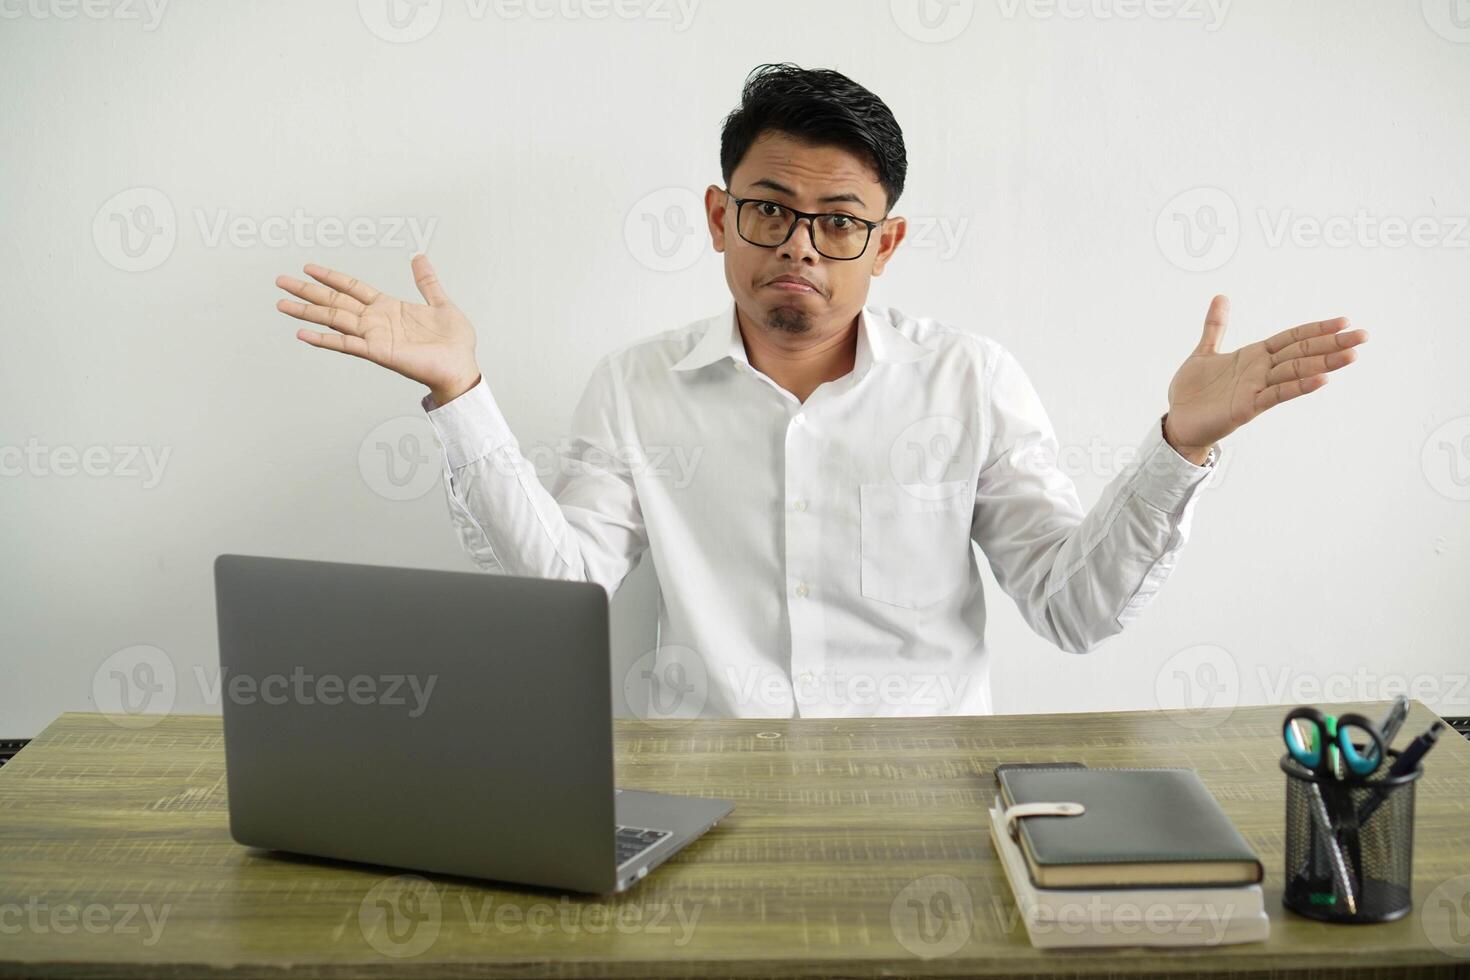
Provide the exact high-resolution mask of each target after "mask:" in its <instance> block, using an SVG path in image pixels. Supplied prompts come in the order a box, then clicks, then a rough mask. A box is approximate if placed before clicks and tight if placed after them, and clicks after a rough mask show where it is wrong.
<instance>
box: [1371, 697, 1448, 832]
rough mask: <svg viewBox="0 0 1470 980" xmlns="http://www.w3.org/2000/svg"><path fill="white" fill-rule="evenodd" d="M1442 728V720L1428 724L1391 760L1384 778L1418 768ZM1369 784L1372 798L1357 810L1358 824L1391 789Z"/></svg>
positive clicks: (1404, 774)
mask: <svg viewBox="0 0 1470 980" xmlns="http://www.w3.org/2000/svg"><path fill="white" fill-rule="evenodd" d="M1443 730H1444V722H1442V721H1437V722H1435V723H1434V724H1432V725H1430V726H1429V730H1428V731H1426V732H1425V733H1424V734H1423V735H1420V736H1419V737H1418V738H1416V739H1414V741H1412V742H1410V743H1409V747H1408V748H1406V749H1404V751H1402V752H1400V753H1399V757H1398V758H1397V759H1395V760H1394V761H1393V765H1392V766H1390V767H1389V770H1388V776H1387V777H1385V778H1387V779H1393V778H1395V777H1397V776H1406V775H1408V774H1409V773H1411V772H1413V771H1414V770H1415V769H1418V768H1419V763H1420V762H1421V761H1422V760H1423V758H1424V756H1425V755H1427V754H1428V752H1429V750H1430V749H1432V748H1434V746H1435V745H1436V744H1438V742H1439V733H1440V732H1441V731H1443ZM1369 785H1370V786H1372V789H1373V798H1372V799H1370V800H1369V801H1368V802H1367V803H1364V804H1363V808H1362V809H1361V810H1359V811H1358V824H1359V826H1361V825H1362V824H1364V823H1366V822H1367V820H1368V818H1369V817H1371V816H1373V814H1374V812H1375V811H1376V810H1377V809H1378V808H1379V807H1381V806H1382V805H1383V801H1384V800H1386V799H1388V793H1389V792H1391V791H1392V789H1393V787H1392V786H1390V787H1388V788H1387V789H1385V788H1384V787H1382V786H1376V785H1373V784H1369Z"/></svg>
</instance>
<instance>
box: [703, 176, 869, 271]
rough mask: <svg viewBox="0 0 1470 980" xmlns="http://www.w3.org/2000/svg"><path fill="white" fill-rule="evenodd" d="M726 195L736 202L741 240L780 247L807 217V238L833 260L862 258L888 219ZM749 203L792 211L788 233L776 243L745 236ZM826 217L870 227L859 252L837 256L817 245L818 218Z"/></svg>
mask: <svg viewBox="0 0 1470 980" xmlns="http://www.w3.org/2000/svg"><path fill="white" fill-rule="evenodd" d="M725 196H726V197H728V198H730V200H732V201H734V202H735V233H736V234H737V235H739V236H740V240H741V241H744V242H750V244H752V245H754V246H755V247H756V248H780V247H781V246H782V245H785V244H786V243H787V242H789V241H790V240H791V235H792V233H793V232H795V231H796V226H797V225H798V224H800V223H801V219H802V218H806V219H807V223H806V234H807V238H808V239H809V240H810V241H811V243H812V248H813V249H815V250H816V253H817V254H818V255H820V256H822V258H824V259H831V260H832V261H833V262H851V261H853V260H854V259H860V258H862V257H863V255H864V254H865V253H866V252H867V251H868V246H869V245H871V244H872V243H873V229H874V228H877V227H878V226H879V225H881V224H882V223H883V222H884V221H887V220H888V219H887V218H880V219H879V220H877V221H873V220H872V219H870V218H860V217H858V216H857V215H855V214H846V213H844V212H842V211H818V212H815V213H813V212H811V211H798V210H796V208H793V207H791V206H790V205H788V204H782V203H781V202H780V201H772V200H769V199H767V198H763V197H736V196H735V195H734V194H731V193H730V191H729V190H726V191H725ZM747 204H770V205H773V206H774V207H778V208H782V209H784V210H786V211H790V212H791V213H792V215H793V216H794V217H792V219H791V227H790V228H787V229H786V235H785V236H784V237H783V238H782V239H781V240H780V241H779V242H777V243H776V244H774V245H766V244H763V243H761V242H751V241H750V239H749V238H746V237H745V232H743V231H741V230H740V211H741V209H742V208H744V207H745V205H747ZM826 217H838V218H847V219H848V220H850V221H856V222H859V223H861V224H862V225H864V226H865V227H866V228H867V229H868V237H867V238H866V239H864V240H863V247H862V248H861V249H860V250H859V251H858V254H856V255H848V256H837V255H828V254H827V253H826V252H824V251H822V249H821V247H820V246H819V245H817V219H818V218H826Z"/></svg>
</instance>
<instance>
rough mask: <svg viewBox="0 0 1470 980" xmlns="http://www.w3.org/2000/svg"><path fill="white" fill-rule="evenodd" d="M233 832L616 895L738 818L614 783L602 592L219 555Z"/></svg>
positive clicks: (252, 839)
mask: <svg viewBox="0 0 1470 980" xmlns="http://www.w3.org/2000/svg"><path fill="white" fill-rule="evenodd" d="M214 587H215V602H216V610H217V614H218V618H219V651H220V700H221V703H222V705H223V712H224V735H225V765H226V781H227V784H228V789H229V812H230V834H231V836H233V837H234V839H235V840H236V841H238V842H239V843H241V844H245V845H248V846H251V847H258V848H265V849H269V850H276V851H289V852H294V853H298V854H307V855H315V856H319V857H327V858H337V859H341V860H347V861H358V862H365V863H371V864H378V865H386V866H389V867H398V868H406V869H413V870H420V871H430V872H443V873H447V874H454V875H463V876H467V877H473V878H489V879H495V880H497V881H505V882H516V883H520V884H527V885H536V886H541V887H547V888H555V889H560V890H569V891H578V892H589V893H596V894H609V893H613V892H618V891H622V890H624V889H626V888H628V887H630V886H631V885H633V884H635V883H637V882H638V881H639V880H640V879H642V878H643V877H644V876H645V875H647V874H648V873H649V872H650V871H652V870H653V869H654V868H656V867H658V866H659V865H660V864H662V863H663V862H664V861H667V860H668V859H669V858H670V857H671V856H672V855H673V854H675V853H676V852H677V851H678V850H679V849H680V848H682V847H684V846H685V845H687V844H688V843H690V842H691V841H693V840H694V839H695V838H697V837H699V836H700V835H701V834H703V833H704V832H705V831H706V830H709V829H710V828H711V827H712V826H714V825H715V824H716V823H718V822H719V820H720V819H721V818H722V817H724V816H725V815H726V814H727V813H729V812H730V811H731V810H732V809H734V805H733V804H732V803H730V802H728V801H725V800H710V799H698V798H694V797H687V796H673V795H667V794H663V793H646V792H638V791H634V790H619V789H616V788H614V786H613V739H612V680H611V676H610V674H611V663H610V656H609V647H608V625H607V624H608V609H607V594H606V593H605V592H604V591H603V589H602V587H601V586H599V585H597V584H595V583H589V582H564V581H553V580H545V579H532V578H519V577H512V576H506V575H488V574H485V573H476V572H442V571H429V570H421V569H409V568H391V567H385V566H377V565H356V564H339V563H336V562H323V561H301V560H295V559H283V558H263V557H255V556H248V555H220V556H219V557H218V558H216V559H215V562H214Z"/></svg>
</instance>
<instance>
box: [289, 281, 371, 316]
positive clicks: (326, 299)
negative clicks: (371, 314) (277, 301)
mask: <svg viewBox="0 0 1470 980" xmlns="http://www.w3.org/2000/svg"><path fill="white" fill-rule="evenodd" d="M276 285H277V286H280V287H281V288H282V289H284V290H285V291H286V292H288V293H290V294H291V295H292V296H299V297H301V298H302V299H304V300H306V301H307V302H308V303H315V304H316V305H318V306H330V307H333V308H334V309H339V310H344V311H346V312H348V313H351V314H352V315H353V316H362V311H363V310H365V309H367V307H365V306H363V305H362V303H361V302H359V301H358V300H356V299H353V298H352V297H351V296H348V295H347V294H346V293H344V292H340V291H338V290H336V289H333V288H332V287H331V286H323V285H322V284H321V283H316V282H304V281H302V280H300V279H296V278H293V277H291V276H276Z"/></svg>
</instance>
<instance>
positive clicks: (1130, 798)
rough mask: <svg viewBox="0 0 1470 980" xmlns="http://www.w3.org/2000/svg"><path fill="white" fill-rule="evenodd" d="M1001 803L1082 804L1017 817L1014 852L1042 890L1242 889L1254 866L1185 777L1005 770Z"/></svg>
mask: <svg viewBox="0 0 1470 980" xmlns="http://www.w3.org/2000/svg"><path fill="white" fill-rule="evenodd" d="M996 782H997V783H999V784H1000V790H1001V799H1002V801H1003V803H1004V805H1007V806H1008V805H1010V804H1012V803H1081V804H1082V806H1083V807H1084V808H1085V811H1084V812H1083V813H1082V814H1081V815H1080V816H1073V817H1063V816H1040V817H1022V818H1020V819H1019V820H1018V821H1017V824H1018V827H1019V842H1020V844H1021V851H1022V853H1023V854H1024V855H1025V857H1026V864H1027V866H1028V867H1029V868H1030V871H1031V879H1032V881H1033V882H1035V883H1036V885H1037V886H1038V887H1041V888H1120V887H1129V886H1143V885H1150V886H1165V887H1167V886H1170V885H1179V886H1183V885H1240V884H1253V883H1255V882H1259V881H1260V880H1261V879H1262V877H1263V874H1264V871H1263V868H1262V867H1261V862H1260V860H1259V859H1258V858H1257V857H1256V855H1255V852H1254V851H1252V850H1251V848H1250V845H1249V844H1247V843H1246V842H1245V838H1243V837H1241V836H1240V832H1239V831H1237V830H1236V829H1235V826H1234V824H1232V823H1231V822H1230V819H1229V818H1228V817H1226V816H1225V812H1224V811H1223V810H1221V809H1220V805H1219V804H1218V803H1217V802H1216V801H1215V798H1214V797H1213V796H1211V795H1210V791H1209V790H1207V789H1206V788H1205V785H1204V783H1202V782H1200V778H1199V776H1198V775H1197V774H1196V773H1195V771H1194V770H1193V769H1085V768H1080V767H1079V768H1056V769H1042V768H1034V769H1025V768H1020V769H1006V770H1003V771H1000V772H997V773H996Z"/></svg>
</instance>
